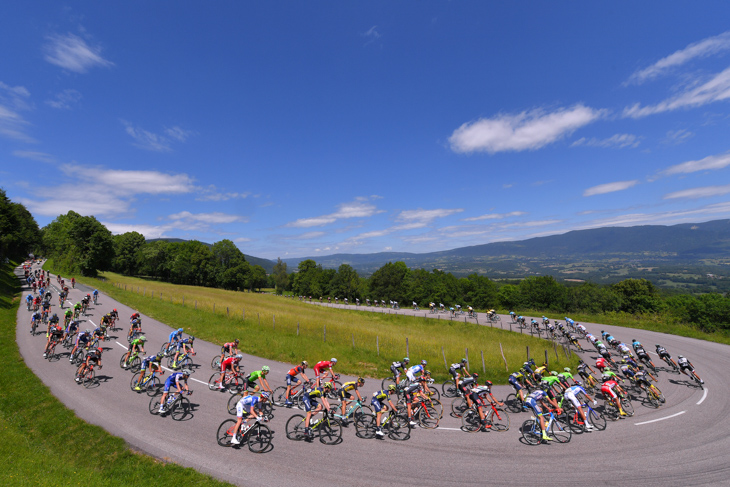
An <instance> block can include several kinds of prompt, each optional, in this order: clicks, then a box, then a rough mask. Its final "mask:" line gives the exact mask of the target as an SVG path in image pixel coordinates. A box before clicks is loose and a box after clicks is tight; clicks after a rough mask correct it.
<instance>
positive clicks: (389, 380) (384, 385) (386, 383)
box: [380, 377, 398, 391]
mask: <svg viewBox="0 0 730 487" xmlns="http://www.w3.org/2000/svg"><path fill="white" fill-rule="evenodd" d="M391 384H393V385H395V386H397V385H398V384H396V382H395V379H394V378H393V377H386V378H385V379H383V382H381V383H380V385H381V386H382V388H383V390H384V391H387V390H388V386H389V385H391Z"/></svg>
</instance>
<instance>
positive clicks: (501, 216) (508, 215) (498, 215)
mask: <svg viewBox="0 0 730 487" xmlns="http://www.w3.org/2000/svg"><path fill="white" fill-rule="evenodd" d="M526 214H527V213H525V212H524V211H511V212H509V213H487V214H486V215H481V216H473V217H471V218H463V219H462V220H461V221H463V222H476V221H480V220H504V219H505V218H511V217H513V216H522V215H526Z"/></svg>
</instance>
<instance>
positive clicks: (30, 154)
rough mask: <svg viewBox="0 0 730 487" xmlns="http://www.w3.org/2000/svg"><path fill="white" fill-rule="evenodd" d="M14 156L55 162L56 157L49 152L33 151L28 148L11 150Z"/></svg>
mask: <svg viewBox="0 0 730 487" xmlns="http://www.w3.org/2000/svg"><path fill="white" fill-rule="evenodd" d="M13 155H14V156H15V157H21V158H23V159H30V160H33V161H38V162H56V158H55V157H53V156H52V155H51V154H46V153H45V152H35V151H29V150H16V151H13Z"/></svg>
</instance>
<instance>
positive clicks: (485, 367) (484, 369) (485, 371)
mask: <svg viewBox="0 0 730 487" xmlns="http://www.w3.org/2000/svg"><path fill="white" fill-rule="evenodd" d="M481 352H482V374H486V373H487V366H486V365H485V364H484V350H481Z"/></svg>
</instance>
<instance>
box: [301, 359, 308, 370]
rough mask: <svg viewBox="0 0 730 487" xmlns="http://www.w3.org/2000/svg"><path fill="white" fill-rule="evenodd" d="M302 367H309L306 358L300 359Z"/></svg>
mask: <svg viewBox="0 0 730 487" xmlns="http://www.w3.org/2000/svg"><path fill="white" fill-rule="evenodd" d="M302 367H304V368H305V369H306V368H307V367H309V362H307V361H306V360H302Z"/></svg>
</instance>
